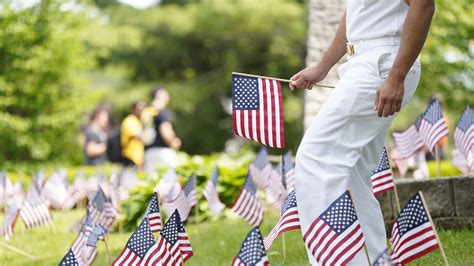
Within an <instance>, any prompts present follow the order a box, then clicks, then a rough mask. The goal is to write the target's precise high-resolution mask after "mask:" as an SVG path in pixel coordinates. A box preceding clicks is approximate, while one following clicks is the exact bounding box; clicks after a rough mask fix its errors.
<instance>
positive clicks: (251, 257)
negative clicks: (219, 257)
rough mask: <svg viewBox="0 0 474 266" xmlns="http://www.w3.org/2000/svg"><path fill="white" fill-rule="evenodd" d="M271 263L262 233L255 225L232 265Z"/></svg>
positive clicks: (244, 265) (245, 265)
mask: <svg viewBox="0 0 474 266" xmlns="http://www.w3.org/2000/svg"><path fill="white" fill-rule="evenodd" d="M247 265H269V263H268V257H267V253H266V251H265V246H264V244H263V239H262V234H261V233H260V230H259V229H258V227H254V228H253V229H252V231H250V233H249V234H248V235H247V237H246V238H245V240H244V242H243V243H242V246H241V247H240V250H239V254H237V256H236V257H235V258H234V261H233V262H232V266H247Z"/></svg>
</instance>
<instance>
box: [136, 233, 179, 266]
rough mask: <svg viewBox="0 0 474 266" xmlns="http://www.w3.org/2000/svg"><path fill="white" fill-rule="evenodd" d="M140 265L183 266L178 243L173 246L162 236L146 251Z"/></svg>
mask: <svg viewBox="0 0 474 266" xmlns="http://www.w3.org/2000/svg"><path fill="white" fill-rule="evenodd" d="M141 265H183V259H182V254H181V250H180V245H179V241H177V242H176V243H175V244H174V245H173V246H171V244H170V243H169V242H168V241H166V238H164V237H163V236H161V235H160V236H158V239H157V240H156V243H155V244H154V245H153V246H152V247H151V248H150V249H149V250H148V252H147V253H146V255H145V257H144V258H143V261H142V263H141Z"/></svg>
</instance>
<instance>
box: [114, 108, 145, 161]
mask: <svg viewBox="0 0 474 266" xmlns="http://www.w3.org/2000/svg"><path fill="white" fill-rule="evenodd" d="M143 109H145V102H143V101H137V102H135V103H133V105H132V113H131V114H129V115H128V116H127V117H125V119H124V120H123V121H122V124H121V126H120V143H121V145H122V156H123V164H124V165H125V166H137V167H138V168H142V167H143V157H144V151H145V145H144V144H143V141H142V133H143V125H142V122H141V121H140V116H141V114H142V112H143Z"/></svg>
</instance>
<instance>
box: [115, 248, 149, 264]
mask: <svg viewBox="0 0 474 266" xmlns="http://www.w3.org/2000/svg"><path fill="white" fill-rule="evenodd" d="M141 262H142V259H141V258H140V257H139V256H137V255H136V254H135V253H134V252H133V251H132V250H131V249H129V248H128V247H126V248H125V249H123V250H122V252H120V255H119V256H118V257H117V258H116V259H115V260H114V262H113V263H112V265H113V266H124V265H127V266H129V265H130V266H131V265H133V266H135V265H140V264H141Z"/></svg>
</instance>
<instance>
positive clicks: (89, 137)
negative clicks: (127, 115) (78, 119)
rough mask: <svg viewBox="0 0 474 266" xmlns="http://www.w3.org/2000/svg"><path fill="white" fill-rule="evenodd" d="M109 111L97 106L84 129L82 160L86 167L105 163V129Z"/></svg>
mask: <svg viewBox="0 0 474 266" xmlns="http://www.w3.org/2000/svg"><path fill="white" fill-rule="evenodd" d="M108 127H109V111H108V109H107V108H106V107H105V106H98V107H97V108H96V110H95V111H94V113H93V115H92V121H91V123H90V124H89V125H88V126H87V127H86V128H85V130H84V135H85V142H84V160H85V164H87V165H100V164H104V163H105V162H106V161H107V129H108Z"/></svg>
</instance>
